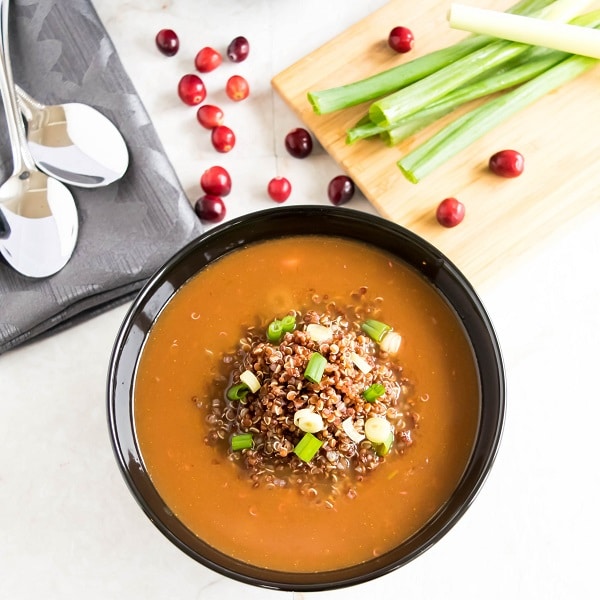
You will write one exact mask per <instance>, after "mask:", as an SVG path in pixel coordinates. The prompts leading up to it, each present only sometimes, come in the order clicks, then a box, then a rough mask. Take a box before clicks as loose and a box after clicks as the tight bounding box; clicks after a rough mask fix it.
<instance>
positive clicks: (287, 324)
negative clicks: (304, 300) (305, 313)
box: [281, 315, 296, 333]
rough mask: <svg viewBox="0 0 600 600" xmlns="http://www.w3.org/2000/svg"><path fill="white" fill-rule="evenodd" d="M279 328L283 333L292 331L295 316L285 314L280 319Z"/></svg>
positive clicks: (294, 325) (294, 326)
mask: <svg viewBox="0 0 600 600" xmlns="http://www.w3.org/2000/svg"><path fill="white" fill-rule="evenodd" d="M281 329H283V331H284V333H289V332H290V331H294V329H296V317H294V315H286V316H285V317H283V319H281Z"/></svg>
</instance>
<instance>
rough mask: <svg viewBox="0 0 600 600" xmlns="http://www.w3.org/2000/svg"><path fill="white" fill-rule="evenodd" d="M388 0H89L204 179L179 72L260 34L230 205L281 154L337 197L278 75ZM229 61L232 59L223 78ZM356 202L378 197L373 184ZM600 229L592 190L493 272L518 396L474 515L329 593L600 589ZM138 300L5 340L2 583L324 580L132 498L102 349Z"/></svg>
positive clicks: (139, 589) (0, 395)
mask: <svg viewBox="0 0 600 600" xmlns="http://www.w3.org/2000/svg"><path fill="white" fill-rule="evenodd" d="M383 3H384V0H363V1H361V2H353V3H350V2H345V1H344V0H327V1H326V2H323V1H322V0H304V1H303V2H302V3H292V2H291V1H288V0H279V1H275V0H257V1H255V2H249V1H244V0H224V1H222V2H211V3H209V2H201V1H200V0H171V1H167V0H128V1H127V2H123V1H122V0H94V4H95V6H96V7H97V10H98V12H99V14H100V16H101V18H102V19H103V21H104V23H105V24H106V26H107V28H108V30H109V32H110V33H111V35H112V36H113V39H114V41H115V43H116V45H117V47H118V49H119V51H120V53H121V55H122V59H123V61H124V63H125V66H126V68H127V69H128V72H129V73H130V75H131V77H132V79H133V81H134V83H135V85H136V87H137V88H138V90H139V92H140V94H141V96H142V98H143V100H144V102H145V103H146V106H147V107H148V109H149V111H150V112H151V114H152V116H153V119H154V122H155V124H156V127H157V129H158V132H159V134H160V136H161V138H162V140H163V142H164V144H165V147H166V150H167V152H168V154H169V156H170V158H171V159H172V161H173V163H174V165H175V167H176V170H177V172H178V174H179V176H180V178H181V180H182V182H183V184H184V186H185V188H186V190H187V191H188V193H189V194H190V197H191V198H194V197H195V196H197V195H198V194H199V187H198V178H199V176H200V173H201V172H202V169H203V168H204V167H205V166H206V164H207V163H212V162H213V161H214V153H213V151H212V150H211V149H210V147H209V145H208V137H207V136H206V135H203V134H204V132H203V131H201V130H200V131H199V130H198V128H196V127H195V126H194V123H193V119H192V117H193V109H192V111H190V110H186V109H185V108H184V107H182V105H181V104H180V103H179V101H178V100H177V99H176V98H174V94H173V90H174V89H175V86H176V82H177V80H178V78H179V76H180V74H182V70H183V72H185V71H187V70H189V68H188V67H187V65H188V64H189V62H190V61H191V60H193V55H194V54H195V51H196V50H197V49H199V48H200V47H201V46H202V45H209V44H214V45H215V46H217V47H220V48H224V47H225V46H226V44H227V42H228V41H229V40H230V39H231V38H232V37H234V36H235V35H239V34H243V35H246V36H247V37H248V38H249V39H250V40H251V42H252V54H251V58H250V59H248V61H247V62H246V63H243V64H242V65H240V66H239V68H238V69H235V70H239V71H240V72H241V73H242V74H245V75H247V76H248V78H249V79H250V81H251V84H252V86H253V96H252V103H253V104H252V105H247V106H243V105H240V106H235V107H233V108H234V109H235V110H232V111H231V113H230V119H231V121H230V122H232V123H233V124H234V126H235V127H236V129H237V130H238V133H239V147H238V151H237V152H235V154H234V153H232V154H231V156H226V157H224V158H223V160H219V161H218V162H221V163H222V164H224V165H225V166H227V167H228V168H230V170H231V172H232V175H233V176H234V180H235V182H236V183H235V186H236V188H235V192H236V193H235V195H232V197H231V200H230V201H229V202H228V207H229V213H228V216H230V217H231V216H233V215H237V214H241V213H243V212H247V211H250V210H254V209H256V208H262V207H266V206H271V203H270V201H268V200H267V199H266V196H265V192H264V187H265V186H266V182H267V181H268V179H269V178H270V177H271V176H272V175H274V174H276V173H277V172H278V171H281V172H282V173H283V172H285V173H288V174H291V177H290V178H292V179H293V181H294V182H295V192H294V196H293V197H292V199H291V200H290V202H300V201H301V199H302V198H303V197H311V198H320V200H319V201H321V202H326V199H325V198H324V195H323V189H324V187H325V185H326V183H327V181H328V180H329V178H330V177H331V176H333V175H334V174H337V173H338V168H337V166H336V165H335V164H334V163H333V162H332V161H331V160H330V159H329V157H328V156H326V155H325V154H324V153H323V152H322V151H321V152H319V151H317V153H316V156H315V157H312V158H311V160H310V161H308V162H307V161H304V162H303V161H294V160H292V159H290V158H289V157H287V155H286V154H285V151H284V150H283V141H282V140H283V135H284V134H285V132H286V131H287V130H288V129H289V128H291V127H292V126H295V125H297V124H298V123H297V121H296V119H295V117H294V116H293V115H292V114H291V113H290V112H289V111H288V110H287V109H286V108H285V106H283V104H282V103H281V102H280V101H279V99H278V98H277V97H275V95H274V94H273V92H272V91H271V89H270V87H269V79H270V77H271V76H272V75H273V74H274V73H276V72H278V71H279V70H280V69H282V68H283V67H285V66H287V65H288V64H290V63H291V62H293V61H294V60H296V59H297V58H300V57H301V56H303V55H304V54H305V53H306V52H308V51H309V50H311V49H313V48H314V47H316V46H317V45H319V44H320V43H321V42H324V41H326V40H327V39H329V38H331V37H332V36H334V35H335V34H336V33H338V32H340V31H342V30H343V29H344V28H345V27H346V26H348V25H349V24H351V23H353V22H355V21H356V20H358V19H360V18H361V17H363V16H365V15H367V14H368V13H369V12H370V11H372V10H374V9H375V8H377V7H378V6H381V5H382V4H383ZM316 14H318V15H319V18H318V19H315V18H314V15H316ZM163 27H173V28H174V29H176V30H177V31H178V33H179V34H180V37H181V40H182V47H181V50H180V53H179V54H178V56H177V57H175V58H172V59H163V58H162V57H161V56H159V55H157V52H156V50H155V48H154V46H153V44H154V41H153V38H154V35H155V33H156V32H157V31H158V30H159V29H161V28H163ZM231 72H232V68H231V65H228V66H227V67H226V68H224V69H223V70H222V72H221V73H218V74H217V73H215V78H214V79H215V81H216V80H217V77H222V78H225V77H226V75H227V74H230V73H231ZM216 98H218V94H217V96H216ZM248 111H251V112H252V117H251V118H249V117H248ZM191 119H192V121H190V120H191ZM190 122H191V124H190ZM575 134H576V133H575ZM216 162H217V161H215V164H216ZM300 163H301V164H300ZM598 195H599V196H600V192H599V193H598ZM354 206H355V207H357V208H362V209H365V210H371V209H370V207H369V206H368V204H367V203H366V202H365V201H364V199H361V198H358V199H357V200H355V201H354ZM599 230H600V203H597V204H596V205H595V206H594V207H593V208H592V209H590V210H589V211H588V212H587V214H584V215H581V216H580V218H578V219H577V220H576V221H574V222H572V223H570V224H568V226H566V227H565V228H564V229H562V230H561V231H560V232H557V234H556V235H555V236H554V237H553V238H552V239H549V240H547V241H546V242H545V243H543V244H540V245H539V246H538V247H535V248H532V249H531V251H530V252H529V253H528V254H527V255H525V256H523V257H522V260H521V261H520V262H519V264H517V265H515V268H514V269H513V270H512V271H510V272H504V273H503V274H502V276H501V277H498V278H497V279H496V280H494V281H491V282H488V283H486V284H485V285H484V286H483V287H482V288H480V289H479V293H480V295H481V297H482V299H483V301H484V303H485V304H486V306H487V308H488V310H489V312H490V315H491V317H492V319H493V321H494V323H495V326H496V328H497V331H498V335H499V338H500V341H501V344H502V348H503V352H504V357H505V362H506V369H507V376H508V414H507V421H506V429H505V435H504V439H503V443H502V447H501V451H500V453H499V456H498V459H497V462H496V465H495V468H494V469H493V471H492V473H491V476H490V477H489V479H488V481H487V483H486V485H485V486H484V488H483V490H482V492H481V493H480V495H479V497H478V499H477V500H476V502H475V503H474V505H473V506H472V507H471V509H470V510H469V511H468V512H467V514H466V516H465V517H464V518H463V519H462V520H461V521H460V522H459V523H458V525H457V526H456V527H455V528H454V529H453V530H452V531H451V532H450V534H448V535H447V536H446V537H445V538H444V539H443V540H442V541H441V542H440V543H439V544H438V545H437V546H435V547H434V548H432V549H431V550H429V551H428V552H427V553H426V554H425V555H423V556H422V557H420V558H419V559H417V560H416V561H414V562H413V563H411V564H410V565H408V566H406V567H404V568H402V569H401V570H399V571H396V572H395V573H393V574H390V575H388V576H385V577H383V578H380V579H378V580H376V581H373V582H371V583H368V584H364V585H361V586H357V587H354V588H350V589H346V590H343V591H339V592H327V593H322V594H318V595H317V594H314V597H315V598H316V597H323V598H327V599H331V600H333V599H334V598H350V599H354V598H356V599H358V598H365V597H389V596H390V595H392V594H393V595H394V596H398V597H405V598H411V599H414V600H416V599H427V600H433V599H438V598H439V599H443V600H450V599H453V598H457V599H458V598H460V599H461V600H465V599H480V598H486V599H502V600H505V599H506V598H527V599H531V598H544V599H550V598H555V599H559V598H560V599H562V598H578V599H584V598H592V597H597V593H598V583H597V575H596V572H597V564H596V563H597V561H596V557H597V548H596V546H597V543H596V542H597V536H598V535H599V534H600V519H599V516H598V506H600V475H599V469H598V457H599V456H600V452H599V451H598V443H597V439H598V423H599V422H600V408H599V405H600V393H599V385H598V372H599V368H598V367H599V364H600V351H599V350H598V336H599V334H600V309H599V304H600V277H599V276H598V273H597V270H598V267H597V263H598V258H599V257H600V242H599V241H598V240H599V236H598V231H599ZM126 309H127V307H126V306H123V307H120V308H118V309H114V310H112V311H110V312H108V313H106V314H104V315H101V316H99V317H97V318H95V319H93V320H91V321H89V322H87V323H85V324H82V325H80V326H78V327H75V328H73V329H71V330H68V331H65V332H63V333H60V334H58V335H55V336H54V337H51V338H50V339H47V340H45V341H42V342H38V343H34V344H32V345H30V346H28V347H26V348H21V349H17V350H14V351H12V352H9V353H8V354H5V355H3V356H1V357H0V448H1V452H0V532H1V533H0V598H2V599H6V600H25V599H27V600H29V599H35V600H39V599H42V598H43V599H44V600H66V599H75V598H77V599H80V598H87V599H93V600H96V599H102V600H108V599H113V598H114V599H117V598H118V599H123V598H127V599H128V600H162V599H172V598H177V599H180V600H192V599H198V598H201V599H202V600H216V599H223V598H233V597H243V598H246V599H250V598H257V599H258V598H273V599H275V600H276V599H277V598H284V597H292V596H293V597H295V598H301V597H312V596H313V595H311V594H298V593H297V594H292V593H283V592H282V593H279V592H273V591H265V590H261V589H258V588H252V587H249V586H246V585H242V584H239V583H236V582H233V581H229V580H227V579H225V578H223V577H221V576H219V575H216V574H215V573H213V572H211V571H209V570H207V569H206V568H204V567H202V566H200V565H198V564H196V563H195V562H193V561H192V560H191V559H189V558H188V557H186V556H185V555H183V554H182V553H181V552H180V551H179V550H177V549H176V548H175V547H173V546H172V545H171V544H170V543H169V542H168V541H167V540H166V539H165V538H164V537H163V536H162V535H161V534H160V533H159V532H158V530H156V529H155V528H154V526H153V525H152V524H151V523H150V522H149V521H148V520H147V519H146V517H145V516H144V515H143V514H142V512H141V510H139V509H138V507H137V505H136V503H135V501H134V500H133V497H132V496H131V495H130V493H129V491H128V490H127V488H126V486H125V484H124V482H123V480H122V478H121V475H120V474H119V472H118V469H117V466H116V463H115V461H114V459H113V456H112V451H111V448H110V443H109V438H108V430H107V426H106V416H105V380H106V370H107V363H108V357H109V353H110V350H111V347H112V343H113V339H114V338H115V335H116V332H117V329H118V327H119V324H120V322H121V320H122V318H123V316H124V315H125V312H126Z"/></svg>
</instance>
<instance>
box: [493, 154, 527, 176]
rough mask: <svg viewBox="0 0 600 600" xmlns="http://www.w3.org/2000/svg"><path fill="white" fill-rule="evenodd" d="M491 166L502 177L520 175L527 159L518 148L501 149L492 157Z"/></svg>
mask: <svg viewBox="0 0 600 600" xmlns="http://www.w3.org/2000/svg"><path fill="white" fill-rule="evenodd" d="M489 167H490V171H491V172H492V173H495V174H496V175H500V177H518V176H519V175H520V174H521V173H522V172H523V168H524V167H525V159H524V158H523V155H522V154H521V153H520V152H517V151H516V150H500V152H496V154H493V155H492V156H491V157H490V162H489Z"/></svg>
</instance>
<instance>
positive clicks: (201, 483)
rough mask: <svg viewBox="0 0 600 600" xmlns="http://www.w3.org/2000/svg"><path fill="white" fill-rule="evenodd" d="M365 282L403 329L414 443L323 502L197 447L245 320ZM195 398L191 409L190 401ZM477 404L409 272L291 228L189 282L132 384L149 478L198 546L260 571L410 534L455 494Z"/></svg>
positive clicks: (432, 303)
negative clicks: (268, 484) (352, 494)
mask: <svg viewBox="0 0 600 600" xmlns="http://www.w3.org/2000/svg"><path fill="white" fill-rule="evenodd" d="M361 286H366V287H367V288H368V295H369V296H370V297H371V298H376V297H378V296H380V297H382V298H383V304H382V307H383V312H382V315H383V316H384V317H385V319H382V320H385V322H387V323H389V324H390V325H392V326H393V327H394V329H395V330H396V331H398V332H399V333H401V335H402V337H403V341H402V346H401V350H400V352H399V355H398V357H397V360H399V361H400V363H401V364H402V366H403V368H404V374H405V375H406V376H407V377H408V378H409V379H410V380H411V382H412V384H413V385H414V387H415V390H416V397H417V398H420V400H419V401H418V402H417V406H416V410H417V412H418V413H419V415H420V421H419V426H418V429H417V430H416V431H415V435H414V443H413V445H412V446H410V447H409V448H407V449H406V451H405V452H404V454H399V455H392V454H390V455H389V456H388V457H387V458H386V460H385V462H384V463H383V464H382V465H380V466H379V467H378V468H377V469H375V470H374V471H373V472H371V473H369V474H368V475H367V476H366V477H365V478H364V480H363V481H362V482H360V483H359V484H358V487H357V489H358V495H357V497H356V498H353V499H351V498H349V497H346V496H341V497H339V498H338V499H337V500H336V503H335V506H334V508H327V507H326V506H325V505H324V504H323V503H320V504H319V503H316V502H314V501H313V500H311V499H309V498H307V497H306V496H302V495H300V494H299V493H298V490H296V489H293V488H284V489H280V488H276V489H266V488H265V487H264V486H263V487H258V488H253V487H252V486H251V485H250V484H249V481H248V478H247V477H246V476H245V475H244V474H243V473H242V472H241V470H240V467H239V466H238V465H236V464H234V463H232V462H231V461H229V460H227V459H226V458H225V456H224V455H223V451H222V449H220V448H217V447H214V446H209V445H207V444H206V443H205V442H204V437H205V435H206V431H207V425H206V423H205V420H204V419H205V416H206V409H205V408H204V407H206V406H208V403H210V401H211V399H212V398H213V397H214V396H215V391H214V377H215V376H216V375H217V373H219V369H220V362H221V358H222V355H223V353H225V352H228V351H231V349H232V348H234V347H235V346H236V344H237V343H238V341H239V339H240V336H241V335H242V334H243V327H244V326H248V325H249V324H255V323H264V322H268V321H269V320H271V319H272V318H274V317H275V316H280V315H282V314H285V313H286V312H287V311H288V310H290V309H298V310H306V309H309V308H314V304H313V301H312V298H313V296H314V295H315V294H319V295H320V296H321V297H323V296H328V297H329V298H331V299H334V298H341V299H344V300H347V299H349V298H350V295H351V293H352V292H354V291H355V290H357V289H358V288H360V287H361ZM198 405H200V408H199V406H198ZM479 410H480V386H479V377H478V371H477V367H476V364H475V360H474V356H473V351H472V348H471V345H470V343H469V341H468V339H467V338H466V334H465V332H464V329H463V327H462V325H461V324H460V322H459V320H458V318H457V316H456V314H455V313H454V311H453V310H452V309H451V308H450V307H449V305H448V303H447V302H446V301H445V300H444V299H443V298H442V297H441V296H440V294H439V293H438V292H437V291H436V290H435V289H434V288H433V287H432V286H431V285H430V284H429V283H428V282H427V281H426V280H425V279H424V278H423V277H422V276H421V275H420V274H419V273H417V272H416V271H415V270H413V269H412V268H411V267H409V266H407V265H406V264H405V263H403V262H402V261H401V260H399V259H397V258H396V257H394V256H392V255H390V254H387V253H385V252H383V251H380V250H378V249H375V248H373V247H370V246H367V245H365V244H362V243H360V242H355V241H351V240H346V239H341V238H326V237H320V236H300V237H291V238H286V239H281V240H272V241H268V242H263V243H257V244H253V245H250V246H248V247H246V248H243V249H239V250H236V251H233V252H231V253H230V254H227V255H226V256H224V257H222V258H220V259H218V260H217V261H215V262H214V263H213V264H211V265H210V266H208V267H206V268H205V269H203V270H202V271H200V272H199V273H198V274H197V275H195V276H194V277H193V278H191V279H190V280H189V281H188V282H187V283H186V284H185V285H184V286H183V287H182V288H181V289H180V290H179V291H178V292H177V293H176V294H175V295H174V296H173V297H172V298H171V300H170V301H169V302H168V304H167V305H166V306H165V308H164V310H163V311H162V312H161V314H160V315H159V316H158V318H157V320H156V323H155V324H154V325H153V326H152V329H151V331H150V335H149V337H148V340H147V342H146V344H145V346H144V348H143V351H142V355H141V358H140V361H139V365H138V369H137V374H136V381H135V387H134V421H135V428H136V435H137V438H138V442H139V446H140V451H141V455H142V457H143V460H144V463H145V465H146V468H147V469H148V472H149V474H150V477H151V479H152V481H153V483H154V484H155V486H156V488H157V489H158V491H159V493H160V494H161V496H162V497H163V500H164V501H165V502H166V504H167V505H168V506H169V507H170V508H171V509H172V510H173V512H174V513H175V514H176V515H177V516H178V518H179V519H180V520H181V521H182V522H183V523H185V524H186V525H187V527H188V528H189V529H190V530H192V531H193V532H194V533H195V534H196V535H198V536H199V537H201V538H202V539H204V540H205V541H206V542H208V543H209V544H211V545H212V546H214V547H215V548H217V549H219V550H221V551H222V552H224V553H226V554H229V555H232V556H234V557H236V558H238V559H240V560H242V561H245V562H248V563H251V564H254V565H257V566H260V567H265V568H270V569H276V570H284V571H294V572H310V571H327V570H332V569H336V568H341V567H345V566H349V565H352V564H356V563H358V562H363V561H366V560H368V559H370V558H372V557H373V556H376V555H378V554H381V553H384V552H386V551H388V550H390V549H392V548H393V547H395V546H397V545H398V544H399V543H401V542H402V541H404V540H405V539H407V538H408V537H410V536H411V535H412V534H414V533H415V532H417V531H418V530H419V529H420V528H421V527H422V526H423V525H424V524H425V523H426V522H427V521H428V520H429V519H430V518H431V517H432V516H433V515H434V514H435V513H436V512H437V511H438V510H439V509H440V507H441V506H442V505H443V504H444V502H445V501H446V500H447V499H448V498H449V497H450V495H451V494H452V491H453V490H454V489H455V487H456V485H457V483H458V481H459V479H460V477H461V475H462V473H463V471H464V469H465V467H466V464H467V462H468V459H469V456H470V453H471V449H472V447H473V443H474V440H475V436H476V431H477V424H478V418H479Z"/></svg>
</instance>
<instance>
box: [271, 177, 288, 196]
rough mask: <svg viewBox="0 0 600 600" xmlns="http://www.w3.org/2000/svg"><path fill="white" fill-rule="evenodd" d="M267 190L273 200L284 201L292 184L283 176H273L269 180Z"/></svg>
mask: <svg viewBox="0 0 600 600" xmlns="http://www.w3.org/2000/svg"><path fill="white" fill-rule="evenodd" d="M267 192H268V194H269V196H270V197H271V199H272V200H275V202H285V201H286V200H287V199H288V198H289V197H290V194H291V193H292V184H291V183H290V182H289V181H288V180H287V179H286V178H285V177H273V179H271V181H269V185H268V186H267Z"/></svg>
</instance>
